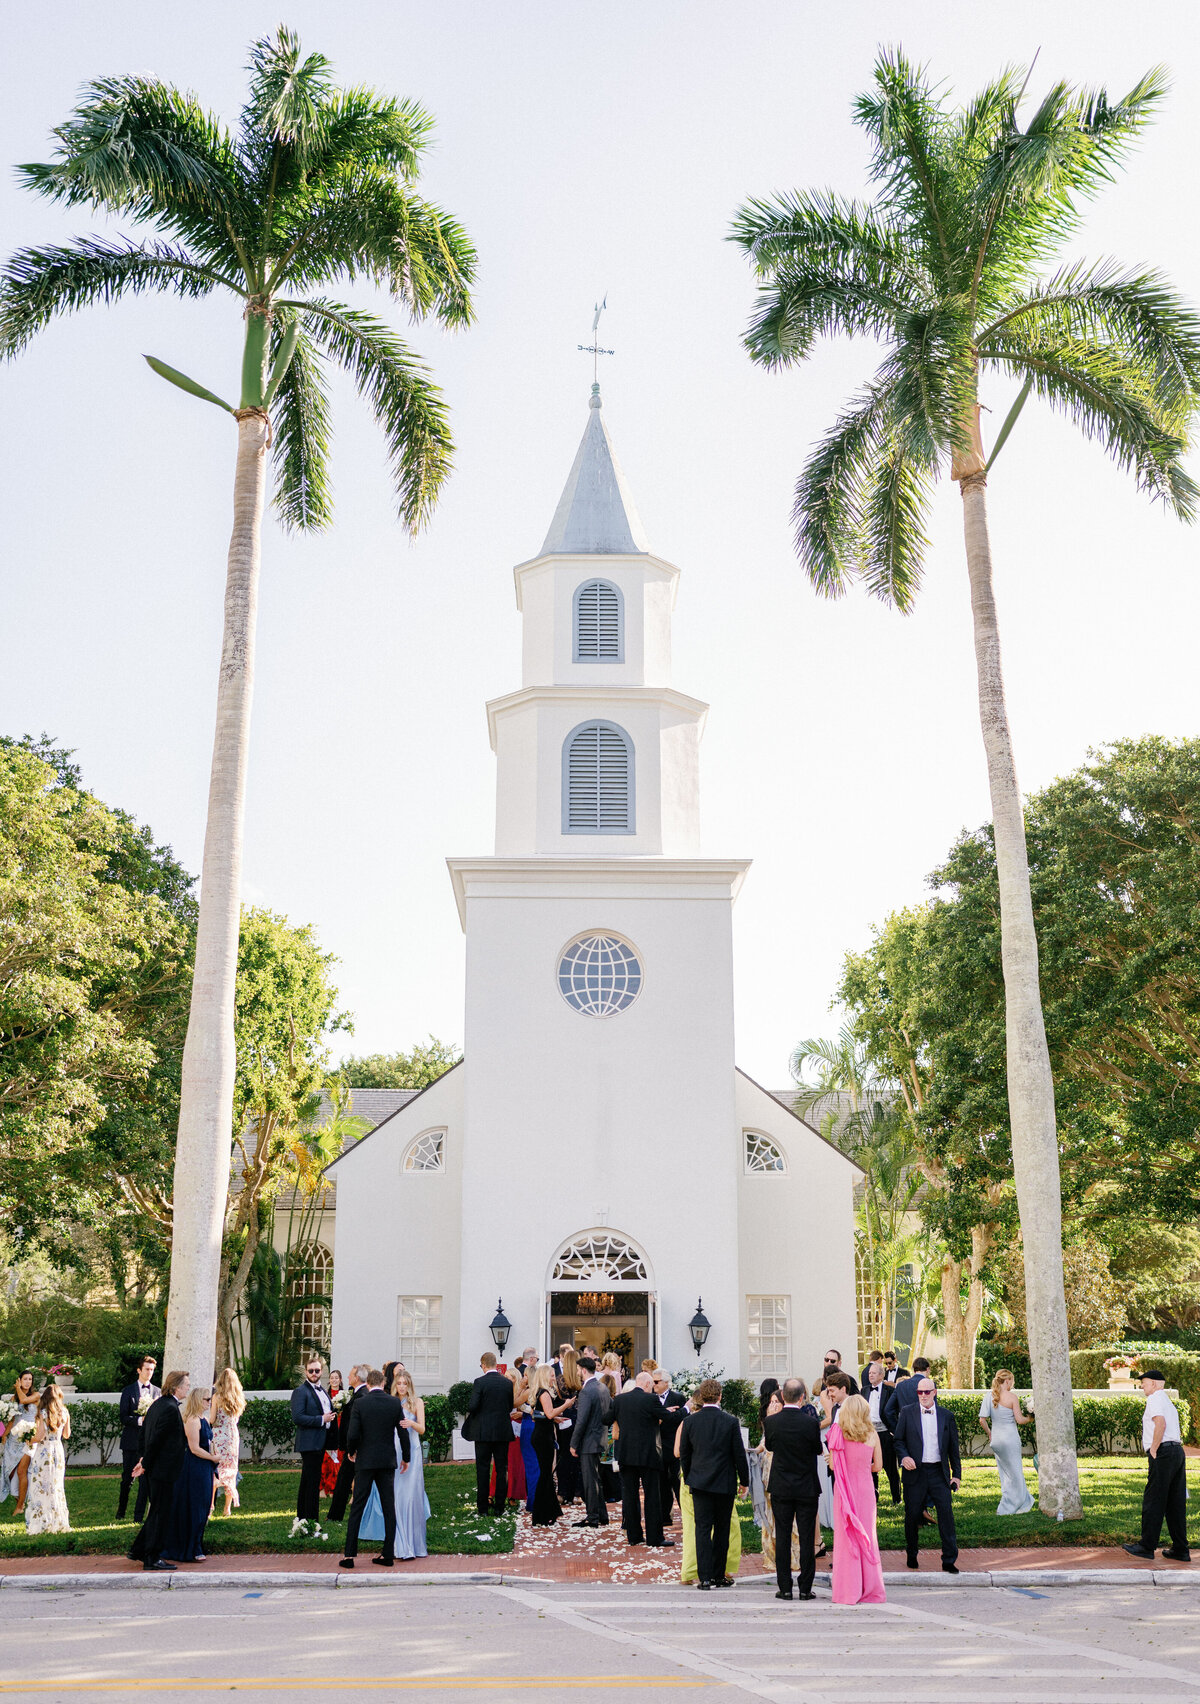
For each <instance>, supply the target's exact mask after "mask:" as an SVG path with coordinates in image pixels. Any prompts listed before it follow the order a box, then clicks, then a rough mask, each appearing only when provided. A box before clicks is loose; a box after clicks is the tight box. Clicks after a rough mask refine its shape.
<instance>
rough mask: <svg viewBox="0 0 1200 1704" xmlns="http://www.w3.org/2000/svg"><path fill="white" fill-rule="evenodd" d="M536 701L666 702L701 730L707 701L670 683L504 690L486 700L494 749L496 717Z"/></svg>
mask: <svg viewBox="0 0 1200 1704" xmlns="http://www.w3.org/2000/svg"><path fill="white" fill-rule="evenodd" d="M539 702H541V703H557V704H571V703H575V704H588V703H590V704H600V705H615V706H620V705H622V704H629V703H638V704H669V705H670V706H671V708H672V709H673V710H682V711H683V713H684V715H685V716H692V717H693V718H694V719H695V720H696V721H697V722H698V723H699V724H700V732H701V733H703V732H704V724H705V722H706V721H707V719H708V705H707V704H706V703H705V702H704V700H703V699H702V698H690V697H689V696H688V694H687V693H686V692H677V691H676V689H675V688H674V687H673V686H616V685H614V686H609V687H605V686H600V685H597V686H522V687H520V688H518V690H517V691H516V692H507V693H505V695H504V697H503V698H492V699H490V700H489V701H488V705H487V719H488V739H489V740H490V742H491V747H492V750H493V751H495V749H496V722H497V719H498V718H499V717H500V716H503V715H505V714H507V712H509V711H511V710H520V709H522V708H524V706H525V705H528V704H537V703H539Z"/></svg>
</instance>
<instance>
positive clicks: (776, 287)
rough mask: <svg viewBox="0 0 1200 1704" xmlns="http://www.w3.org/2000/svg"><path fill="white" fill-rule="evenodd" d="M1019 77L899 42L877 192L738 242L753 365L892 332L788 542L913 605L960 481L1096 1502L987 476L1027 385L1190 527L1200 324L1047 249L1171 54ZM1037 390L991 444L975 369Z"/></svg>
mask: <svg viewBox="0 0 1200 1704" xmlns="http://www.w3.org/2000/svg"><path fill="white" fill-rule="evenodd" d="M1026 81H1027V78H1025V77H1023V76H1022V73H1020V72H1018V71H1006V72H1005V73H1004V74H1003V75H1002V76H1001V77H999V78H998V79H997V80H996V81H995V82H994V83H992V84H990V85H989V86H988V87H987V88H986V89H984V90H983V91H982V92H981V93H980V94H979V95H977V96H976V98H975V99H974V100H973V101H972V102H971V103H970V104H969V105H968V106H966V107H963V108H960V109H955V108H953V107H952V106H951V105H950V103H949V99H948V97H947V96H946V95H945V94H944V93H942V92H939V91H936V90H935V89H934V88H933V87H932V86H931V85H930V83H929V82H928V80H927V78H926V76H925V73H924V72H923V71H922V70H920V69H918V68H917V67H915V66H913V65H911V64H910V63H909V62H908V61H907V60H906V59H905V58H904V56H903V54H902V53H900V52H885V53H882V54H881V55H880V57H879V59H878V60H877V62H876V67H875V80H874V88H873V89H872V90H871V91H870V92H869V93H867V94H865V95H863V96H861V97H860V98H859V100H858V101H857V103H856V108H855V116H856V119H857V122H858V123H859V124H860V125H861V126H862V127H863V129H864V130H865V131H866V132H867V134H868V136H869V137H870V139H871V142H872V145H873V151H874V160H873V166H872V177H873V179H874V182H875V184H876V185H877V187H878V195H877V198H876V199H875V200H874V201H873V202H872V203H870V204H869V205H861V204H859V203H857V202H853V201H847V200H845V199H843V198H842V197H841V196H838V195H835V194H833V193H832V192H830V191H826V192H823V193H813V192H810V191H802V190H799V191H794V192H792V193H791V194H786V195H781V196H778V197H776V198H775V199H773V200H771V201H752V202H750V203H748V204H747V205H746V206H745V207H744V208H742V209H741V211H740V212H739V213H738V215H737V217H736V220H735V224H734V227H733V232H732V237H731V240H733V241H734V242H736V243H738V244H740V245H741V246H742V248H744V250H745V251H746V253H747V255H748V256H749V257H750V259H751V261H752V263H753V266H754V269H755V272H756V274H757V276H758V279H759V280H760V283H761V287H762V289H761V294H760V296H759V298H758V301H757V303H756V306H755V310H754V313H753V317H752V319H751V322H750V324H749V327H748V329H747V332H746V334H745V340H744V341H745V346H746V349H747V350H748V352H749V354H750V357H751V359H752V360H753V361H755V362H757V363H758V364H759V365H761V366H764V367H767V368H772V369H773V368H779V367H786V366H791V365H794V364H796V363H797V362H800V361H802V360H803V359H804V358H805V357H806V356H807V355H808V353H809V352H810V350H811V348H812V346H813V343H814V341H815V340H816V338H817V337H818V336H820V335H822V334H828V335H834V334H837V333H845V334H847V335H849V336H858V335H863V336H867V337H870V338H873V339H874V340H876V342H877V343H878V344H880V345H882V346H883V351H884V353H883V360H882V363H881V365H880V366H879V368H878V370H877V371H876V373H875V375H874V377H873V378H872V379H870V380H869V381H868V383H867V384H866V386H865V387H864V389H863V390H862V391H861V392H860V393H859V395H858V396H857V397H856V398H855V399H854V401H853V403H852V404H851V405H850V407H849V408H848V409H847V410H846V412H845V413H844V414H843V415H842V417H841V418H840V419H839V420H838V421H837V422H836V424H835V426H834V428H833V430H832V431H831V432H830V433H829V434H828V435H827V436H826V437H825V438H824V439H823V440H822V441H821V443H820V444H819V445H818V446H817V448H816V450H815V451H814V452H813V454H812V456H811V457H810V459H809V461H808V464H807V466H806V467H805V468H804V471H803V472H802V474H801V476H800V479H799V482H798V484H797V486H796V496H795V507H794V510H793V518H794V521H795V526H796V551H797V555H798V556H799V558H800V562H801V564H802V566H803V568H804V570H805V572H806V573H807V575H808V577H809V579H810V580H811V582H812V583H813V585H814V586H815V587H816V588H817V590H818V591H820V592H822V593H824V594H825V595H827V596H830V597H838V596H840V595H842V593H844V592H845V591H846V590H847V588H848V586H849V585H850V584H851V583H852V582H853V581H855V580H861V581H862V582H863V583H864V585H865V586H866V588H867V590H868V591H869V592H871V593H872V594H874V595H875V596H876V597H879V598H882V599H883V600H884V601H885V602H888V603H891V604H894V605H895V606H896V607H897V608H899V609H901V610H907V609H908V608H909V607H910V606H911V604H912V602H913V599H914V597H915V596H916V592H917V588H918V585H919V582H920V577H921V570H922V565H923V561H924V557H925V551H926V543H927V540H926V531H925V526H926V516H927V513H928V509H929V503H930V499H931V496H932V487H933V483H934V480H935V478H936V476H937V475H938V473H940V472H943V471H945V469H946V467H947V464H948V465H949V472H950V477H951V478H952V479H954V480H957V481H958V482H959V486H960V489H961V494H962V502H963V520H964V528H965V534H966V556H967V571H968V575H969V579H970V588H971V608H972V612H973V616H974V629H975V654H976V662H977V668H978V677H979V714H980V721H981V723H982V728H983V741H984V747H985V750H986V753H987V765H988V779H989V782H990V786H991V802H992V815H993V822H994V832H995V839H996V861H997V866H998V869H999V877H1000V896H1001V924H1002V937H1003V949H1002V950H1003V964H1004V983H1005V998H1006V1004H1007V1034H1008V1099H1009V1116H1010V1123H1011V1130H1012V1146H1013V1170H1014V1175H1015V1182H1016V1188H1017V1199H1018V1204H1019V1207H1020V1214H1021V1225H1022V1230H1023V1235H1024V1247H1025V1265H1026V1275H1027V1286H1028V1295H1029V1300H1030V1307H1029V1345H1030V1354H1031V1359H1032V1362H1033V1375H1034V1388H1035V1390H1036V1391H1037V1396H1038V1444H1039V1461H1040V1466H1041V1495H1042V1507H1043V1509H1049V1510H1051V1511H1053V1510H1056V1509H1058V1508H1062V1509H1063V1511H1064V1513H1065V1515H1067V1516H1068V1517H1074V1516H1077V1515H1078V1514H1079V1513H1080V1512H1081V1510H1080V1502H1079V1488H1078V1470H1077V1466H1076V1460H1075V1448H1074V1425H1073V1419H1072V1412H1071V1381H1070V1374H1069V1363H1068V1360H1067V1324H1066V1309H1065V1306H1064V1300H1063V1278H1062V1233H1061V1203H1060V1191H1059V1170H1058V1147H1057V1138H1056V1132H1055V1119H1054V1084H1053V1080H1052V1078H1051V1074H1050V1062H1049V1057H1048V1054H1047V1051H1046V1037H1045V1029H1044V1025H1043V1022H1042V1009H1041V995H1040V990H1039V985H1038V956H1037V938H1036V935H1035V932H1034V922H1033V910H1032V906H1031V904H1030V897H1029V873H1028V865H1027V860H1026V852H1025V829H1024V822H1023V818H1022V806H1021V794H1020V790H1019V788H1018V786H1017V775H1016V768H1015V765H1014V762H1013V751H1012V739H1011V735H1010V732H1009V726H1008V715H1007V711H1006V708H1005V702H1004V681H1003V675H1002V672H1001V666H1000V644H999V637H998V633H997V626H996V611H995V605H994V601H993V593H992V561H991V550H990V546H989V542H988V528H987V508H986V495H985V493H986V487H987V480H988V474H989V472H990V471H991V468H992V466H993V464H994V462H995V459H996V456H997V453H998V451H999V450H1000V448H1001V446H1002V445H1003V443H1004V440H1005V438H1006V437H1007V436H1008V433H1009V431H1010V430H1011V428H1012V426H1013V424H1014V422H1015V420H1016V418H1017V416H1018V414H1019V412H1020V409H1021V406H1022V405H1023V403H1024V401H1025V399H1026V397H1027V396H1028V395H1029V392H1030V391H1031V390H1033V391H1036V392H1037V394H1038V395H1039V396H1040V397H1042V398H1043V399H1044V400H1045V401H1046V402H1048V403H1049V404H1050V405H1051V407H1052V408H1054V409H1056V410H1059V411H1060V412H1062V413H1065V414H1066V415H1067V416H1068V417H1069V418H1070V419H1072V420H1073V421H1074V422H1075V424H1076V425H1077V426H1078V427H1079V428H1080V429H1081V430H1082V431H1083V432H1084V433H1085V434H1086V435H1087V436H1089V437H1092V438H1096V439H1098V440H1099V441H1100V442H1101V443H1103V445H1104V446H1105V448H1106V449H1107V451H1108V453H1109V454H1110V455H1111V456H1112V457H1113V459H1114V460H1115V461H1117V462H1119V463H1120V464H1121V466H1123V467H1126V468H1128V469H1130V470H1131V471H1132V473H1133V475H1134V477H1135V479H1136V482H1137V484H1138V486H1139V488H1140V489H1141V490H1143V491H1146V492H1148V493H1149V495H1150V496H1152V497H1154V498H1157V499H1159V500H1160V501H1162V502H1163V503H1165V504H1166V505H1167V506H1168V507H1169V508H1170V509H1172V510H1174V512H1175V513H1176V514H1178V515H1180V516H1182V517H1183V518H1184V519H1191V517H1192V515H1193V513H1194V510H1195V506H1196V496H1197V488H1196V486H1195V485H1194V484H1193V482H1192V480H1191V479H1190V478H1189V477H1188V475H1187V474H1186V473H1185V472H1184V470H1183V468H1182V466H1181V457H1182V456H1183V454H1184V452H1185V450H1186V448H1187V434H1188V428H1189V424H1190V421H1191V417H1192V415H1193V413H1194V411H1195V408H1196V404H1197V397H1198V391H1200V323H1198V322H1197V319H1196V316H1195V315H1194V314H1193V313H1192V312H1191V311H1190V310H1189V309H1188V308H1186V307H1185V306H1184V305H1183V304H1182V302H1181V301H1180V299H1179V297H1178V296H1177V295H1176V294H1175V292H1174V291H1173V290H1172V289H1171V288H1170V286H1169V285H1168V284H1167V283H1166V281H1165V280H1164V279H1163V278H1162V277H1161V276H1159V275H1158V274H1156V273H1151V272H1145V271H1123V270H1121V269H1120V268H1119V267H1118V266H1117V265H1115V264H1114V263H1113V262H1111V261H1103V262H1100V263H1098V264H1092V265H1088V264H1084V263H1082V262H1070V263H1064V264H1060V265H1059V266H1058V267H1057V270H1050V269H1051V268H1052V267H1053V264H1054V260H1055V256H1056V255H1057V254H1059V253H1060V252H1061V250H1062V248H1063V245H1064V244H1065V242H1066V241H1067V239H1068V238H1069V237H1071V236H1072V235H1073V233H1074V232H1075V230H1076V229H1077V227H1078V225H1079V222H1080V212H1079V204H1080V202H1081V201H1082V200H1083V199H1084V198H1085V197H1086V196H1087V195H1089V194H1091V193H1093V192H1094V191H1095V190H1096V189H1097V188H1099V187H1100V186H1101V185H1103V184H1105V183H1107V182H1109V181H1110V178H1111V174H1112V171H1113V168H1114V167H1115V165H1116V164H1117V163H1118V161H1119V160H1120V159H1121V157H1122V155H1123V154H1124V153H1125V151H1126V150H1127V149H1128V147H1129V145H1130V144H1131V143H1132V141H1133V140H1134V138H1135V137H1136V136H1137V135H1138V134H1139V133H1140V131H1141V130H1142V129H1143V128H1144V126H1145V125H1146V123H1147V122H1148V120H1149V118H1150V117H1151V115H1152V113H1153V112H1154V109H1155V108H1156V106H1157V105H1158V103H1159V102H1160V100H1161V99H1162V97H1163V95H1164V93H1165V90H1166V80H1165V77H1164V75H1163V73H1162V72H1161V71H1153V72H1151V73H1150V74H1149V75H1148V76H1146V77H1144V78H1143V79H1142V80H1141V82H1139V83H1138V84H1137V85H1136V86H1135V87H1134V88H1133V89H1132V90H1131V91H1130V93H1129V94H1128V95H1126V96H1125V98H1124V99H1123V100H1120V101H1115V102H1114V101H1110V100H1109V98H1108V96H1107V94H1105V93H1104V92H1103V91H1099V92H1096V93H1091V94H1088V93H1085V92H1081V91H1078V90H1075V89H1072V88H1070V87H1068V85H1067V84H1065V83H1058V84H1056V85H1055V86H1054V87H1053V88H1052V89H1051V90H1050V92H1049V93H1048V94H1047V95H1046V97H1045V98H1044V100H1043V101H1042V102H1041V104H1040V106H1038V108H1037V110H1036V111H1035V112H1034V113H1033V115H1032V117H1031V118H1030V120H1029V122H1028V124H1027V125H1026V126H1025V127H1024V128H1022V127H1021V125H1020V124H1019V122H1018V110H1019V108H1020V106H1021V102H1022V98H1023V95H1024V90H1025V82H1026ZM984 374H987V375H995V376H996V377H997V378H999V379H1000V380H1001V381H1003V380H1012V379H1016V380H1018V381H1020V383H1021V389H1020V392H1019V395H1018V397H1017V400H1016V403H1015V404H1014V406H1013V408H1012V410H1011V412H1010V413H1009V415H1008V417H1007V418H1006V420H1005V422H1004V425H1003V426H1002V427H1001V429H1000V432H999V433H998V435H997V438H996V442H995V443H994V444H993V446H992V448H991V451H990V453H985V451H984V448H983V445H982V441H981V438H980V430H979V405H980V393H979V385H980V379H981V377H982V376H983V375H984Z"/></svg>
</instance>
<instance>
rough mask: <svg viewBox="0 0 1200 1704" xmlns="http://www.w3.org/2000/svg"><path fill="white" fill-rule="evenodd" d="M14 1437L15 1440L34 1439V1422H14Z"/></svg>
mask: <svg viewBox="0 0 1200 1704" xmlns="http://www.w3.org/2000/svg"><path fill="white" fill-rule="evenodd" d="M12 1435H13V1437H14V1438H32V1436H33V1421H32V1420H14V1421H13V1426H12Z"/></svg>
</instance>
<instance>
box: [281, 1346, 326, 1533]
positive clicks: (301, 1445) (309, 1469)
mask: <svg viewBox="0 0 1200 1704" xmlns="http://www.w3.org/2000/svg"><path fill="white" fill-rule="evenodd" d="M321 1370H322V1369H321V1359H320V1356H318V1355H311V1356H310V1357H309V1359H308V1362H307V1364H306V1365H305V1368H304V1382H303V1383H302V1384H299V1385H297V1387H296V1389H295V1390H294V1391H293V1392H292V1419H293V1420H294V1421H295V1422H296V1453H297V1455H298V1456H299V1457H300V1489H299V1491H298V1492H297V1493H296V1515H297V1518H298V1519H300V1520H302V1521H315V1520H316V1519H317V1517H318V1516H319V1515H320V1513H321V1463H322V1462H323V1461H324V1460H325V1435H326V1432H327V1431H328V1428H329V1427H330V1426H331V1425H332V1424H333V1422H334V1419H335V1418H336V1416H335V1415H334V1412H333V1407H332V1404H331V1403H330V1401H329V1398H328V1396H327V1395H326V1394H325V1392H324V1390H323V1389H322V1388H321Z"/></svg>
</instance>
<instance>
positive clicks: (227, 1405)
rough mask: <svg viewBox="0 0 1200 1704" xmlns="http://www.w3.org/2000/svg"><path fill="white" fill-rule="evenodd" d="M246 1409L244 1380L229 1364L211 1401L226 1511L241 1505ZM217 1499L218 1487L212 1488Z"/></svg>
mask: <svg viewBox="0 0 1200 1704" xmlns="http://www.w3.org/2000/svg"><path fill="white" fill-rule="evenodd" d="M245 1412H246V1395H245V1392H244V1391H243V1390H242V1381H241V1379H239V1378H238V1376H237V1374H236V1373H235V1372H234V1370H233V1368H232V1367H226V1369H225V1371H224V1372H223V1373H222V1374H221V1376H220V1378H219V1379H218V1380H217V1382H216V1384H215V1385H214V1386H213V1393H212V1404H211V1406H210V1408H209V1411H208V1419H209V1424H210V1426H211V1427H212V1447H213V1451H214V1453H215V1455H216V1458H217V1487H216V1488H217V1489H219V1490H221V1491H223V1492H224V1493H225V1509H224V1513H225V1514H229V1512H230V1511H231V1510H232V1509H236V1508H239V1507H240V1506H241V1501H242V1499H241V1498H240V1497H239V1496H238V1488H237V1487H238V1477H239V1475H238V1460H239V1458H240V1456H241V1452H242V1440H241V1434H240V1432H239V1429H238V1421H239V1420H240V1419H241V1417H242V1415H243V1414H244V1413H245ZM213 1499H214V1502H215V1500H216V1489H214V1492H213Z"/></svg>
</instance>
